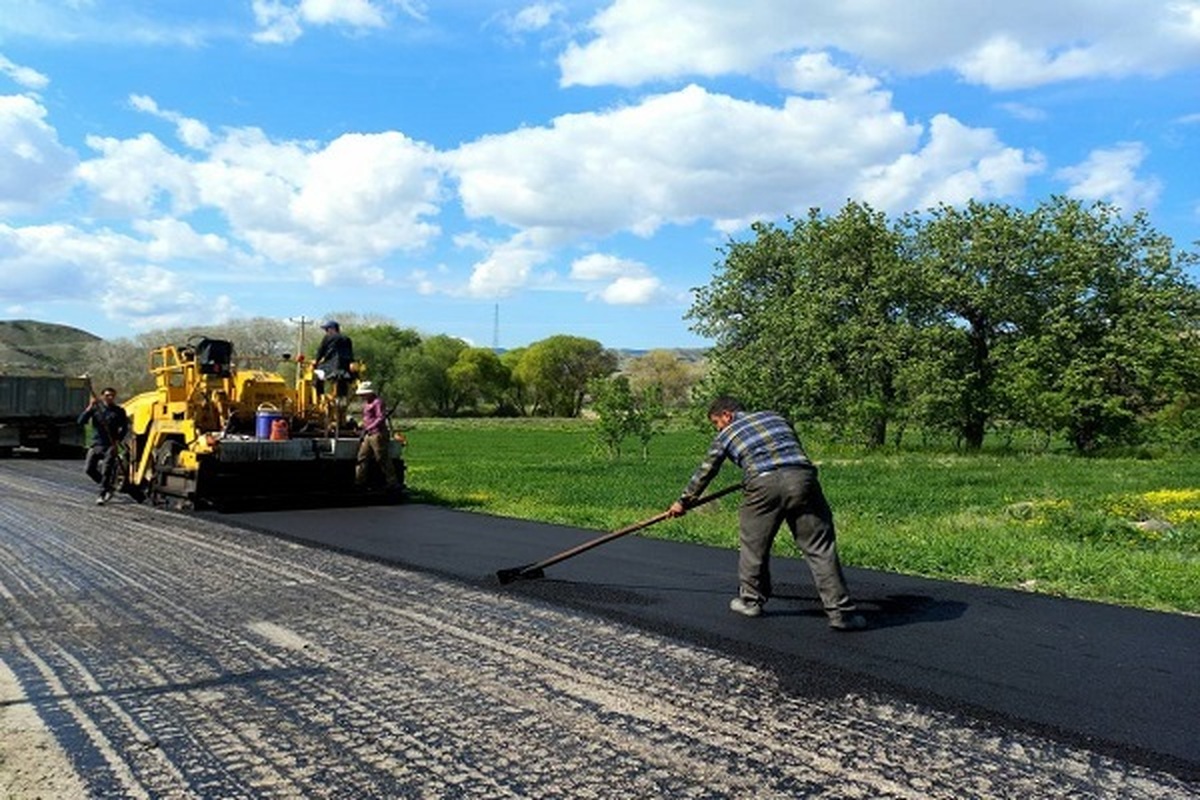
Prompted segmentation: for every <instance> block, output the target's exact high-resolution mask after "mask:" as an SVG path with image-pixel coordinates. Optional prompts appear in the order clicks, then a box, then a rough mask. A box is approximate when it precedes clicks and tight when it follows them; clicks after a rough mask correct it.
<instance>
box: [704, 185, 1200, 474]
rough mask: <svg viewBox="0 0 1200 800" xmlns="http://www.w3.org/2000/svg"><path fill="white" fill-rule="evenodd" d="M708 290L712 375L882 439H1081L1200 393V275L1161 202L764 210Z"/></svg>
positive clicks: (1175, 408) (1123, 427)
mask: <svg viewBox="0 0 1200 800" xmlns="http://www.w3.org/2000/svg"><path fill="white" fill-rule="evenodd" d="M753 233H754V238H753V239H752V240H749V241H743V242H731V243H729V244H728V245H727V246H726V248H725V249H724V251H723V252H724V256H725V259H724V262H723V263H720V264H718V265H717V273H716V275H715V277H714V279H713V281H712V282H711V283H710V285H708V286H707V287H703V288H701V289H700V290H699V291H698V292H697V295H696V300H695V303H694V304H693V306H692V308H691V310H690V311H689V314H688V316H689V317H690V318H691V319H693V320H694V326H693V329H694V330H696V331H697V332H699V333H701V334H703V335H707V336H710V337H711V338H713V339H714V340H715V342H716V346H715V348H714V349H713V351H712V353H711V359H712V365H713V374H712V377H711V381H710V382H711V383H712V384H713V385H714V386H719V387H721V388H724V389H731V390H733V391H736V392H737V393H739V394H741V395H742V396H743V397H744V398H745V399H747V400H748V401H749V402H752V403H755V404H758V405H763V406H768V405H769V406H773V407H776V408H780V409H781V410H785V411H787V412H789V413H792V414H795V415H798V416H803V417H806V418H810V419H815V420H820V421H823V422H827V423H830V424H832V425H834V426H837V427H839V428H841V429H844V430H848V431H851V432H853V433H854V434H855V435H857V436H860V437H861V438H862V440H863V441H864V442H865V443H867V444H868V445H873V446H878V445H881V444H883V443H884V442H885V441H886V440H887V437H888V434H889V431H892V433H893V435H894V436H897V437H898V436H899V435H900V433H901V432H902V431H903V430H904V429H905V426H907V425H908V424H910V423H916V424H920V425H922V426H925V427H927V428H940V429H945V430H948V431H951V432H952V433H954V434H955V435H956V436H957V437H958V438H959V439H960V440H961V441H962V442H963V443H964V444H965V445H966V446H967V447H969V448H978V447H980V446H981V444H982V442H983V438H984V436H985V433H986V432H987V430H989V428H991V427H994V426H996V425H997V424H999V423H1005V424H1009V425H1013V424H1016V425H1023V426H1025V427H1027V428H1029V429H1031V430H1035V431H1039V432H1042V433H1043V434H1045V435H1046V436H1054V435H1061V436H1063V437H1065V438H1066V439H1067V440H1068V441H1069V442H1070V443H1071V444H1072V445H1073V446H1074V447H1075V448H1077V449H1079V450H1090V449H1092V448H1094V447H1096V446H1098V445H1100V444H1103V443H1105V442H1119V441H1129V440H1133V439H1135V438H1136V437H1137V435H1138V432H1139V429H1140V427H1141V426H1142V425H1143V424H1144V423H1145V422H1147V421H1148V420H1151V419H1153V418H1154V417H1155V415H1157V414H1160V413H1164V412H1165V411H1166V410H1168V409H1171V410H1172V413H1179V412H1180V410H1181V409H1183V410H1186V409H1190V408H1194V407H1195V405H1196V403H1197V395H1198V394H1200V352H1198V349H1200V341H1198V336H1200V291H1198V290H1197V287H1196V286H1195V284H1193V283H1192V282H1190V281H1189V280H1188V279H1187V277H1186V275H1185V273H1184V271H1183V266H1184V265H1186V264H1190V263H1195V259H1196V257H1195V256H1194V255H1193V254H1189V253H1183V254H1176V253H1175V251H1174V248H1173V245H1172V243H1171V241H1170V239H1169V238H1167V237H1165V236H1163V235H1162V234H1160V233H1158V232H1157V231H1155V230H1154V229H1153V228H1152V227H1151V226H1150V225H1149V223H1148V221H1147V219H1146V216H1145V215H1144V214H1142V213H1139V214H1136V215H1134V216H1133V217H1132V218H1130V219H1124V218H1122V217H1121V215H1120V214H1119V213H1118V212H1117V210H1116V209H1114V208H1113V207H1111V206H1109V205H1107V204H1104V203H1098V204H1094V205H1091V206H1084V205H1083V204H1081V203H1080V202H1078V201H1075V200H1069V199H1065V198H1058V197H1056V198H1051V199H1050V200H1049V201H1046V202H1044V203H1042V204H1041V205H1040V206H1038V207H1037V208H1036V209H1033V210H1032V211H1023V210H1020V209H1016V208H1013V207H1010V206H1007V205H1003V204H996V203H987V204H985V203H969V204H968V205H967V206H966V207H964V208H952V207H949V206H939V207H937V208H935V209H932V210H930V211H929V212H927V213H925V214H913V215H908V216H906V217H904V218H902V219H900V220H897V221H890V220H888V219H887V218H886V217H885V216H884V215H883V214H881V213H879V212H877V211H874V210H873V209H871V208H870V207H868V206H866V205H864V204H861V203H854V202H851V203H847V205H846V206H845V207H844V208H842V209H841V211H840V212H839V213H838V214H837V215H835V216H832V217H828V216H824V215H822V214H821V213H820V212H819V211H817V210H814V211H812V212H810V213H809V215H808V216H807V217H806V218H805V219H802V220H792V221H791V228H790V229H785V228H781V227H778V226H774V225H768V224H759V225H755V226H754V228H753Z"/></svg>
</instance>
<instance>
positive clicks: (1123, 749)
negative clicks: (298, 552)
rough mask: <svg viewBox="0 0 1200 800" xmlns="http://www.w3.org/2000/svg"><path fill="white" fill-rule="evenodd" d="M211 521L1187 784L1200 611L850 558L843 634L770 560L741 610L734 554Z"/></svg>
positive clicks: (551, 535) (322, 517)
mask: <svg viewBox="0 0 1200 800" xmlns="http://www.w3.org/2000/svg"><path fill="white" fill-rule="evenodd" d="M219 516H220V519H221V521H223V522H230V523H236V524H238V525H243V526H246V527H249V528H253V529H258V530H262V531H266V532H270V533H272V534H276V535H282V536H285V537H288V538H291V539H294V540H296V541H300V542H305V543H309V544H313V545H318V546H322V547H329V548H334V549H338V550H342V551H346V552H349V553H354V554H358V555H360V556H364V557H368V558H371V559H376V560H380V561H385V562H389V563H394V564H397V565H401V566H404V567H406V568H411V569H415V570H419V571H423V572H428V573H433V574H436V575H439V576H443V577H446V578H449V579H453V580H457V581H461V582H465V583H469V584H472V585H476V586H479V587H483V588H486V589H491V590H493V591H496V592H507V593H514V594H520V595H524V596H528V597H533V598H537V599H538V600H540V601H543V602H548V603H554V604H561V605H565V606H570V607H573V608H576V609H584V610H587V611H590V612H593V613H595V614H597V615H600V616H603V617H605V618H609V619H616V620H619V621H622V622H625V623H629V624H632V625H635V626H638V627H640V628H643V629H648V630H653V631H656V632H661V633H664V634H667V635H670V636H672V637H676V638H678V639H681V640H684V641H689V642H693V643H696V644H698V645H702V646H705V647H710V648H714V649H718V650H720V651H722V652H724V653H727V654H731V655H734V656H738V657H740V658H742V659H744V660H748V661H751V662H754V663H756V664H760V665H765V666H768V667H770V668H771V669H772V670H774V671H775V673H776V674H777V675H778V677H779V680H780V683H781V685H782V686H783V688H784V689H785V690H788V691H796V692H800V693H805V694H832V695H840V694H845V693H848V692H855V693H860V694H882V695H885V696H891V697H896V698H899V699H902V700H910V701H915V702H919V703H924V704H927V705H932V706H933V707H935V708H941V709H944V710H948V711H953V712H957V713H962V714H965V715H968V716H969V717H971V718H974V719H976V720H977V721H979V722H980V724H984V725H988V726H994V727H995V728H996V730H997V732H998V735H1002V731H1003V730H1004V729H1005V728H1008V727H1015V728H1018V729H1020V730H1025V731H1032V732H1035V733H1039V734H1042V735H1046V736H1049V737H1052V738H1055V739H1057V740H1060V741H1064V742H1068V743H1071V744H1074V745H1078V746H1082V747H1087V748H1090V749H1092V750H1094V751H1097V752H1100V753H1104V754H1107V755H1112V756H1115V757H1118V758H1122V759H1125V760H1129V761H1132V762H1135V763H1141V764H1144V765H1145V766H1148V767H1152V768H1155V769H1164V770H1168V771H1171V772H1174V773H1176V774H1178V775H1180V776H1181V777H1183V778H1184V779H1186V780H1189V781H1194V780H1200V617H1195V616H1187V615H1180V614H1166V613H1156V612H1150V611H1141V610H1135V609H1129V608H1123V607H1118V606H1112V605H1106V604H1099V603H1089V602H1081V601H1075V600H1065V599H1060V598H1053V597H1047V596H1043V595H1037V594H1032V593H1028V592H1020V591H1009V590H1003V589H991V588H985V587H979V586H971V585H966V584H960V583H951V582H946V581H935V580H926V579H921V578H914V577H909V576H904V575H896V574H891V573H886V572H879V571H873V570H863V569H853V568H848V569H847V579H848V581H849V583H850V588H851V592H852V593H853V594H854V596H855V599H856V600H857V601H858V603H859V606H860V608H861V609H862V610H863V612H864V614H865V616H866V617H867V619H868V621H869V623H870V627H869V629H868V630H866V631H863V632H858V633H839V632H835V631H832V630H830V629H829V628H828V626H827V625H826V623H825V618H824V614H823V612H822V611H821V608H820V606H819V604H818V602H817V600H816V594H815V591H814V590H813V588H812V583H811V579H810V577H809V574H808V570H807V568H806V567H805V565H804V563H803V562H802V561H800V560H796V559H786V560H783V559H780V560H777V561H776V562H775V567H774V570H773V571H774V573H775V581H776V596H775V597H774V598H773V599H772V601H771V602H770V603H769V604H768V605H767V610H766V613H765V614H764V615H763V616H761V617H759V618H757V619H746V618H743V617H740V616H738V615H735V614H733V613H731V612H730V611H729V610H728V602H729V599H730V598H731V597H732V596H733V594H734V592H735V588H736V580H735V577H734V576H735V562H736V553H735V551H733V550H724V549H718V548H711V547H704V546H699V545H690V544H682V543H677V542H667V541H663V540H657V539H651V538H646V537H643V536H640V535H631V536H625V537H623V538H620V539H617V540H615V541H611V542H608V543H606V544H604V545H603V546H600V547H596V548H595V549H592V550H588V551H587V552H585V553H582V554H580V555H578V556H576V557H574V558H570V559H568V560H565V561H562V562H561V563H558V564H556V565H554V566H551V567H548V568H547V569H546V570H545V575H544V577H542V578H540V579H534V580H518V581H514V582H511V583H507V584H501V583H500V581H499V580H498V579H497V575H496V573H497V571H498V570H501V569H506V568H511V567H517V566H522V565H525V564H530V563H534V562H538V561H541V560H544V559H546V558H548V557H550V556H552V555H554V554H556V553H559V552H562V551H564V550H567V549H568V548H571V547H573V546H576V545H578V544H581V543H584V542H587V541H590V540H592V539H594V538H596V537H598V536H601V535H603V534H604V533H605V532H604V531H594V530H582V529H579V528H572V527H565V526H558V525H547V524H541V523H536V522H528V521H524V520H516V519H507V518H501V517H493V516H487V515H482V514H476V513H470V512H463V511H455V510H449V509H445V508H440V507H435V506H427V505H420V504H407V505H398V506H368V507H357V508H336V509H317V510H294V511H264V512H258V513H235V514H222V515H219ZM631 522H635V520H631ZM731 535H732V532H731ZM1197 591H1200V587H1197ZM428 601H429V602H430V603H437V602H439V598H437V597H430V598H428Z"/></svg>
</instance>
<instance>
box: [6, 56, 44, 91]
mask: <svg viewBox="0 0 1200 800" xmlns="http://www.w3.org/2000/svg"><path fill="white" fill-rule="evenodd" d="M0 75H7V76H8V77H9V78H11V79H12V80H13V81H15V82H16V83H17V84H18V85H20V86H23V87H25V88H26V89H30V90H32V91H41V90H42V89H45V88H46V87H47V86H49V85H50V79H49V78H48V77H46V76H45V75H43V74H42V73H40V72H38V71H37V70H36V69H32V68H31V67H22V66H21V65H20V64H14V63H13V62H11V61H9V60H8V59H7V58H5V57H4V56H3V55H0Z"/></svg>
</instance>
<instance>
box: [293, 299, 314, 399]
mask: <svg viewBox="0 0 1200 800" xmlns="http://www.w3.org/2000/svg"><path fill="white" fill-rule="evenodd" d="M288 322H291V323H292V324H293V325H299V326H300V344H299V347H297V348H296V355H295V356H293V357H292V360H293V361H294V362H296V388H297V389H299V388H300V379H301V378H302V377H303V375H304V360H305V359H306V358H308V356H307V355H305V352H304V329H305V328H307V327H308V326H309V325H312V324H313V323H314V322H316V320H312V319H309V318H308V317H306V316H304V315H303V314H301V315H300V316H299V317H288Z"/></svg>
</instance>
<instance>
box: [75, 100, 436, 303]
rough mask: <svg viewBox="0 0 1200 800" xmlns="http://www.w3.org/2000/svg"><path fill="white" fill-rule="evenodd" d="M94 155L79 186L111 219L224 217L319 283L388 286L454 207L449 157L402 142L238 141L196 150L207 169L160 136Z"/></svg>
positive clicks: (237, 137) (153, 109)
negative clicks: (391, 261) (397, 265)
mask: <svg viewBox="0 0 1200 800" xmlns="http://www.w3.org/2000/svg"><path fill="white" fill-rule="evenodd" d="M134 102H135V105H136V106H137V107H138V108H140V109H142V110H145V111H147V112H149V113H153V114H154V115H156V116H159V117H161V118H164V119H168V120H171V121H173V122H176V123H177V124H182V123H194V125H192V126H189V127H188V128H187V129H189V130H199V129H203V130H204V131H206V132H207V131H208V128H207V126H204V125H202V124H201V123H199V122H198V121H195V120H190V119H188V118H186V117H183V116H182V115H179V114H177V113H175V112H169V111H163V110H161V109H159V108H158V107H157V105H156V104H155V103H154V101H153V100H151V99H149V98H144V97H139V98H135V99H134ZM89 144H90V145H91V146H92V147H93V148H94V149H95V150H96V151H97V152H98V153H99V157H98V158H95V159H92V160H89V161H87V162H85V163H84V164H82V165H81V166H80V168H79V174H80V177H81V178H82V180H83V181H84V182H85V183H86V184H87V185H88V186H89V187H90V188H91V189H92V191H93V192H94V194H95V196H96V197H97V198H98V200H99V207H100V209H101V210H103V211H104V212H105V213H110V214H116V213H122V214H126V215H131V216H143V215H151V214H155V213H156V212H159V211H162V210H164V209H170V210H171V211H172V212H173V213H175V214H176V215H187V214H190V213H192V212H196V211H215V212H216V213H217V214H219V215H220V216H221V217H223V218H224V219H225V220H226V221H227V222H228V224H229V227H230V231H229V236H230V237H231V238H233V239H235V240H238V241H240V242H242V243H244V244H245V245H247V246H248V247H249V248H250V249H251V250H253V251H254V252H255V253H257V254H258V255H260V256H262V257H263V258H266V259H268V260H269V261H272V262H275V263H277V264H281V265H284V266H289V265H290V266H292V267H296V268H300V269H303V270H305V271H307V272H309V273H310V274H311V275H312V277H313V279H314V280H315V281H317V282H328V281H332V280H337V279H341V278H344V279H346V280H352V281H362V282H377V281H378V280H379V272H378V266H377V264H376V263H374V262H378V261H380V260H384V259H386V258H388V257H389V256H390V255H392V254H393V253H395V252H398V251H406V250H416V249H419V248H422V247H424V246H426V245H427V244H428V243H429V242H430V241H431V240H432V239H433V238H434V237H436V236H437V235H438V234H439V233H440V229H439V228H438V227H437V226H436V225H434V224H433V223H431V222H429V221H428V218H430V217H432V216H434V215H436V214H437V213H438V210H439V203H440V202H441V200H442V193H443V187H442V174H441V167H440V165H439V163H438V155H437V153H436V152H434V151H433V149H432V148H430V147H429V146H427V145H423V144H420V143H418V142H414V141H412V140H411V139H408V138H407V137H405V136H404V135H402V134H399V133H395V132H388V133H379V134H346V135H344V136H340V137H338V138H337V139H335V140H333V141H332V142H330V143H329V144H327V145H325V146H320V145H319V144H316V143H312V142H294V141H285V142H274V141H272V140H270V139H269V138H268V137H267V136H266V135H265V134H264V133H263V132H262V131H260V130H257V129H254V128H240V129H227V130H224V131H222V132H221V133H220V135H205V136H197V137H194V138H192V139H191V140H190V141H189V142H188V144H189V146H192V147H204V148H205V149H203V150H202V151H201V152H200V153H199V154H198V155H197V156H195V157H190V156H188V157H185V156H183V155H180V154H178V153H175V152H173V151H172V150H170V149H169V148H168V147H166V146H165V145H163V143H162V142H160V141H159V140H158V139H156V138H155V137H154V136H153V135H151V134H148V133H147V134H141V135H139V136H136V137H134V138H131V139H124V140H117V139H100V138H93V139H90V140H89Z"/></svg>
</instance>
